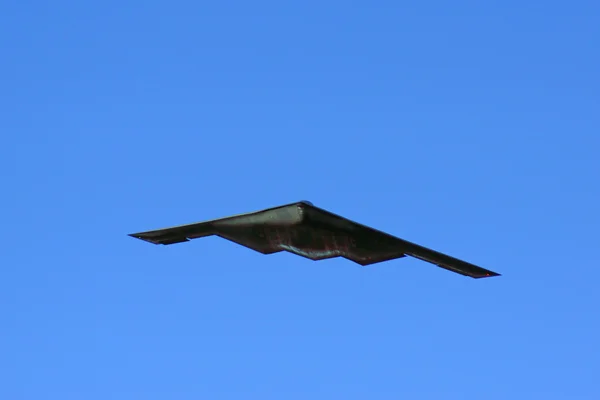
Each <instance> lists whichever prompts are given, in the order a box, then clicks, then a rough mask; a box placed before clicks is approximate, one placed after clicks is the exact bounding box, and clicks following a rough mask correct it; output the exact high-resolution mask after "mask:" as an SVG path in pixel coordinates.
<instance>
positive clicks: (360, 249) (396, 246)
mask: <svg viewBox="0 0 600 400" xmlns="http://www.w3.org/2000/svg"><path fill="white" fill-rule="evenodd" d="M211 235H216V236H220V237H222V238H225V239H228V240H230V241H232V242H235V243H238V244H240V245H242V246H245V247H249V248H251V249H253V250H256V251H258V252H261V253H263V254H271V253H276V252H280V251H288V252H291V253H294V254H297V255H300V256H303V257H306V258H309V259H311V260H322V259H326V258H332V257H344V258H347V259H349V260H352V261H354V262H356V263H358V264H360V265H369V264H374V263H378V262H382V261H387V260H392V259H395V258H401V257H405V256H412V257H415V258H419V259H421V260H424V261H427V262H430V263H432V264H435V265H437V266H439V267H442V268H445V269H448V270H450V271H454V272H456V273H459V274H462V275H466V276H470V277H472V278H485V277H491V276H498V275H499V274H498V273H496V272H492V271H489V270H487V269H484V268H481V267H478V266H476V265H473V264H470V263H468V262H465V261H462V260H459V259H457V258H454V257H451V256H448V255H446V254H443V253H440V252H437V251H434V250H431V249H428V248H426V247H423V246H419V245H417V244H414V243H411V242H408V241H406V240H403V239H400V238H397V237H394V236H392V235H389V234H387V233H384V232H381V231H378V230H376V229H373V228H370V227H367V226H365V225H361V224H359V223H356V222H354V221H351V220H349V219H347V218H343V217H341V216H339V215H336V214H333V213H331V212H329V211H327V210H324V209H321V208H319V207H316V206H314V205H313V204H312V203H310V202H307V201H301V202H297V203H292V204H287V205H283V206H279V207H274V208H269V209H266V210H261V211H256V212H251V213H247V214H239V215H234V216H231V217H226V218H219V219H214V220H210V221H205V222H199V223H195V224H189V225H180V226H174V227H170V228H165V229H158V230H153V231H147V232H140V233H133V234H130V236H132V237H135V238H138V239H142V240H145V241H147V242H150V243H155V244H165V245H166V244H173V243H181V242H187V241H188V240H190V239H196V238H201V237H205V236H211Z"/></svg>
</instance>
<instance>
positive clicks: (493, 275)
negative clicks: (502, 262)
mask: <svg viewBox="0 0 600 400" xmlns="http://www.w3.org/2000/svg"><path fill="white" fill-rule="evenodd" d="M495 276H502V274H499V273H497V272H494V271H487V272H485V273H484V274H483V275H476V276H473V278H475V279H481V278H493V277H495Z"/></svg>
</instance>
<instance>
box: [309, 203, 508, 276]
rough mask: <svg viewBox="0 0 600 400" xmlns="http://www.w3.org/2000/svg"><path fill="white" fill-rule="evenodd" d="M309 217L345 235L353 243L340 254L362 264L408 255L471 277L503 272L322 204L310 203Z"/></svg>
mask: <svg viewBox="0 0 600 400" xmlns="http://www.w3.org/2000/svg"><path fill="white" fill-rule="evenodd" d="M306 219H307V221H309V223H310V224H311V225H312V226H315V227H326V228H327V230H329V231H332V232H336V234H337V235H338V236H344V235H345V236H346V237H347V238H348V239H349V240H348V241H349V242H350V244H351V245H350V246H345V247H344V248H343V249H342V250H343V251H342V254H340V255H341V256H342V257H345V258H347V259H349V260H352V261H354V262H356V263H358V264H360V265H370V264H375V263H378V262H382V261H387V260H392V259H395V258H401V257H405V256H407V255H408V256H411V257H415V258H418V259H420V260H423V261H427V262H429V263H432V264H434V265H437V266H438V267H441V268H444V269H447V270H450V271H453V272H456V273H458V274H461V275H465V276H470V277H471V278H487V277H492V276H499V275H500V274H498V273H496V272H493V271H490V270H487V269H485V268H481V267H479V266H477V265H474V264H471V263H468V262H466V261H462V260H459V259H458V258H454V257H451V256H449V255H447V254H443V253H440V252H438V251H435V250H431V249H428V248H426V247H423V246H420V245H417V244H414V243H411V242H409V241H406V240H404V239H400V238H397V237H395V236H392V235H389V234H387V233H384V232H381V231H378V230H376V229H373V228H370V227H368V226H365V225H362V224H359V223H357V222H354V221H351V220H349V219H346V218H344V217H341V216H339V215H336V214H333V213H331V212H329V211H326V210H323V209H320V208H318V207H310V210H308V212H307V213H306Z"/></svg>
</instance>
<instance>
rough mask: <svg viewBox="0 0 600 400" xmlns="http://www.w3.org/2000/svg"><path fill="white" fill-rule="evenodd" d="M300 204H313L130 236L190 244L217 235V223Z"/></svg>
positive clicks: (168, 242) (249, 213) (152, 240)
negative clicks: (194, 240)
mask: <svg viewBox="0 0 600 400" xmlns="http://www.w3.org/2000/svg"><path fill="white" fill-rule="evenodd" d="M299 203H304V204H309V205H312V203H310V202H308V201H300V202H294V203H290V204H284V205H281V206H276V207H270V208H266V209H264V210H258V211H251V212H247V213H242V214H235V215H230V216H228V217H223V218H216V219H211V220H208V221H203V222H195V223H191V224H185V225H177V226H171V227H168V228H162V229H156V230H152V231H146V232H138V233H130V234H129V235H128V236H131V237H134V238H136V239H141V240H144V241H146V242H149V243H154V244H163V245H168V244H174V243H183V242H188V241H189V240H190V239H197V238H201V237H206V236H212V235H215V234H217V230H216V229H215V227H214V224H215V223H217V222H224V221H227V220H231V219H234V218H238V217H245V216H251V215H255V214H260V213H264V212H267V211H271V210H276V209H279V208H285V207H289V206H293V205H297V204H299Z"/></svg>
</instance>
